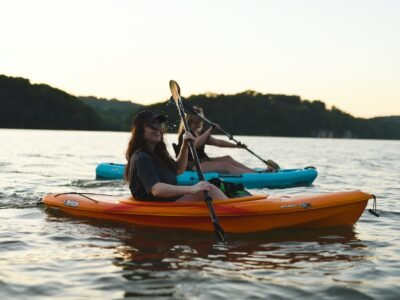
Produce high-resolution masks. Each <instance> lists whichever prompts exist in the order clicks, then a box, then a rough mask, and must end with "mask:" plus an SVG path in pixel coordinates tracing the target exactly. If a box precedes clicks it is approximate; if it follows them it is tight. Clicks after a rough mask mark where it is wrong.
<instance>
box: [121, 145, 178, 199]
mask: <svg viewBox="0 0 400 300" xmlns="http://www.w3.org/2000/svg"><path fill="white" fill-rule="evenodd" d="M129 171H130V173H131V181H130V183H129V189H130V190H131V193H132V196H133V197H134V198H135V199H136V200H143V201H176V200H177V199H179V198H180V197H170V198H162V197H155V196H153V194H152V193H151V189H152V188H153V186H154V185H155V184H156V183H159V182H162V183H166V184H172V185H177V184H178V183H177V181H176V176H175V174H174V172H173V171H172V170H171V169H169V168H168V167H167V166H166V165H164V164H162V163H159V162H156V161H154V159H153V158H152V157H151V155H149V154H148V153H146V152H143V151H138V152H135V153H133V154H132V156H131V163H130V170H129Z"/></svg>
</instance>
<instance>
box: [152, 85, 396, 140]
mask: <svg viewBox="0 0 400 300" xmlns="http://www.w3.org/2000/svg"><path fill="white" fill-rule="evenodd" d="M186 101H187V102H188V103H189V104H191V105H198V106H201V107H203V109H204V113H205V115H206V117H207V118H208V119H210V120H212V121H213V122H216V123H218V124H220V125H221V126H222V127H223V128H224V129H225V130H226V131H228V132H230V133H232V134H238V135H268V136H291V137H333V138H374V139H376V138H384V139H400V126H399V123H400V116H399V117H382V118H373V119H361V118H355V117H353V116H351V115H350V114H347V113H345V112H343V111H341V110H340V109H338V108H336V107H332V108H331V109H327V108H326V106H325V103H323V102H321V101H318V100H317V101H308V100H301V99H300V97H298V96H287V95H273V94H260V93H256V92H254V91H245V92H243V93H239V94H236V95H216V94H205V95H204V94H203V95H193V96H191V97H189V98H188V99H186ZM147 108H148V109H151V110H153V111H155V112H158V113H163V114H165V115H167V117H168V129H169V131H170V132H176V130H177V127H178V124H179V116H178V114H177V110H176V107H175V104H174V103H169V102H167V103H166V102H163V103H158V104H154V105H151V106H148V107H147Z"/></svg>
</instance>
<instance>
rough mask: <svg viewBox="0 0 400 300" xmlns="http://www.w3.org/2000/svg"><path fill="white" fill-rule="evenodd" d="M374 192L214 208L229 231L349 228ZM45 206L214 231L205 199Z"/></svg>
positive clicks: (72, 199) (60, 197)
mask: <svg viewBox="0 0 400 300" xmlns="http://www.w3.org/2000/svg"><path fill="white" fill-rule="evenodd" d="M371 198H372V195H370V194H367V193H363V192H361V191H349V192H336V193H327V194H316V195H308V196H279V197H276V196H274V197H272V196H267V195H258V196H249V197H243V198H236V199H228V200H214V201H213V206H214V209H215V213H216V214H217V216H218V219H219V222H220V224H221V226H222V227H223V228H224V230H225V231H226V232H236V233H245V232H260V231H268V230H272V229H277V228H285V227H332V226H351V225H353V224H354V223H355V222H357V220H358V219H359V217H360V216H361V214H362V212H363V211H364V209H365V207H366V205H367V203H368V200H369V199H371ZM43 202H44V204H45V205H46V206H47V207H50V208H55V209H58V210H61V211H63V212H66V213H68V214H71V215H75V216H85V217H90V218H97V219H104V220H110V221H120V222H124V223H131V224H139V225H147V226H155V227H164V228H183V229H193V230H201V231H213V230H214V229H213V226H212V224H211V221H210V216H209V212H208V209H207V206H206V204H205V203H204V202H203V201H198V202H185V203H183V202H182V203H179V202H148V201H136V200H134V199H133V198H132V197H122V198H121V197H113V196H101V195H94V196H92V195H90V196H86V195H84V194H73V193H71V194H48V195H46V196H45V197H43Z"/></svg>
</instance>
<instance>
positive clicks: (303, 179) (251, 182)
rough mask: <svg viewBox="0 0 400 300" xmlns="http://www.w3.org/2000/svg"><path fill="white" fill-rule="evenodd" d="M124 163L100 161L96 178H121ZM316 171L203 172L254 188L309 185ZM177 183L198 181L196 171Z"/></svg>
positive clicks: (206, 177)
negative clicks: (237, 173)
mask: <svg viewBox="0 0 400 300" xmlns="http://www.w3.org/2000/svg"><path fill="white" fill-rule="evenodd" d="M124 170H125V165H123V164H114V163H101V164H99V165H98V166H97V167H96V179H122V178H123V176H124ZM317 175H318V172H317V170H316V169H315V168H313V167H307V168H304V169H282V170H279V172H274V173H265V172H263V173H256V172H255V173H247V174H240V175H230V174H221V173H216V172H209V173H204V177H205V179H206V180H210V179H212V178H220V179H222V180H223V181H226V182H232V183H241V184H243V185H244V186H245V187H246V188H248V189H254V188H288V187H294V186H307V185H311V184H312V183H313V181H314V180H315V178H317ZM177 180H178V184H179V185H193V184H195V183H197V182H198V181H199V177H198V176H197V173H196V172H194V171H186V172H184V173H183V174H181V175H179V176H177Z"/></svg>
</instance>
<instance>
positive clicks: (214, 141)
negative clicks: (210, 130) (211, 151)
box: [207, 136, 241, 148]
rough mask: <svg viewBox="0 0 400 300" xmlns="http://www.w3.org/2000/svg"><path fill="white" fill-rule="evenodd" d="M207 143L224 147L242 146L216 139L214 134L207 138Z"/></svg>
mask: <svg viewBox="0 0 400 300" xmlns="http://www.w3.org/2000/svg"><path fill="white" fill-rule="evenodd" d="M207 145H211V146H217V147H222V148H241V146H240V145H238V144H234V143H231V142H228V141H224V140H220V139H216V138H214V137H212V136H210V137H209V138H208V140H207Z"/></svg>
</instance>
